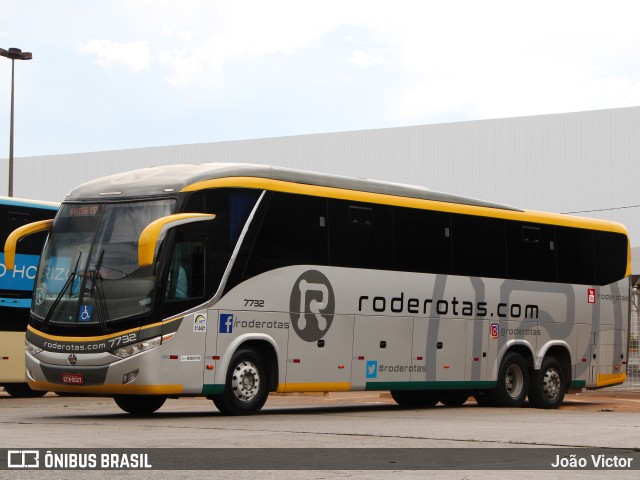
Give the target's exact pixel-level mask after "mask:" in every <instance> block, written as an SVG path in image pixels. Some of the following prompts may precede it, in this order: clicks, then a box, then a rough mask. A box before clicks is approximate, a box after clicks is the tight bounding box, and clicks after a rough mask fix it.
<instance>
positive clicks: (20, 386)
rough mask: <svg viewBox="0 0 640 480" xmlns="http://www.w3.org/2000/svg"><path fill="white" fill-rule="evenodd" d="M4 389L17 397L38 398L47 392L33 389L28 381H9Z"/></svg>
mask: <svg viewBox="0 0 640 480" xmlns="http://www.w3.org/2000/svg"><path fill="white" fill-rule="evenodd" d="M3 387H4V391H5V392H7V393H8V394H9V395H11V396H12V397H16V398H38V397H43V396H44V395H46V394H47V392H41V391H40V390H31V387H29V384H28V383H26V382H25V383H7V384H5V385H3Z"/></svg>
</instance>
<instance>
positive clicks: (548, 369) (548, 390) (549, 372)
mask: <svg viewBox="0 0 640 480" xmlns="http://www.w3.org/2000/svg"><path fill="white" fill-rule="evenodd" d="M566 391H567V382H566V379H565V375H564V370H563V369H562V365H561V364H560V362H559V361H558V360H557V359H556V358H554V357H545V359H544V360H543V361H542V365H540V370H534V372H533V375H532V376H531V384H530V386H529V403H530V404H531V406H532V407H536V408H546V409H552V408H558V407H559V406H560V405H562V402H563V400H564V395H565V393H566Z"/></svg>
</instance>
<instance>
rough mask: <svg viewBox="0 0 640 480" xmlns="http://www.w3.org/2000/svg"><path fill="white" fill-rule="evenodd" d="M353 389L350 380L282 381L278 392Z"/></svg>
mask: <svg viewBox="0 0 640 480" xmlns="http://www.w3.org/2000/svg"><path fill="white" fill-rule="evenodd" d="M349 390H351V383H349V382H299V383H289V382H287V383H281V384H280V385H278V389H277V390H276V392H279V393H286V392H348V391H349Z"/></svg>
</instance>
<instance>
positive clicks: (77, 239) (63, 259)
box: [32, 199, 176, 326]
mask: <svg viewBox="0 0 640 480" xmlns="http://www.w3.org/2000/svg"><path fill="white" fill-rule="evenodd" d="M175 203H176V202H175V200H173V199H163V200H154V201H140V202H128V203H92V204H65V205H63V206H62V207H61V210H60V212H59V215H58V217H57V219H56V222H55V224H54V227H53V231H52V232H51V234H50V235H49V238H48V240H47V243H46V245H45V249H44V251H43V254H42V259H41V262H40V266H39V269H38V274H37V277H36V288H35V293H34V302H33V306H32V313H33V314H34V315H35V316H36V317H39V318H40V319H43V320H44V321H45V322H53V323H64V324H76V323H82V324H91V323H93V324H100V325H101V326H106V323H107V322H109V321H113V320H118V319H122V318H126V317H131V316H134V315H139V314H144V313H146V312H148V311H149V310H150V309H151V304H152V298H153V293H154V286H155V283H156V282H155V277H154V275H155V273H154V271H153V267H144V268H140V267H139V266H138V238H139V236H140V233H141V232H142V230H143V229H144V228H145V227H146V226H147V225H148V224H149V223H151V222H153V221H154V220H156V219H158V218H160V217H163V216H166V215H170V214H171V213H173V210H174V209H175Z"/></svg>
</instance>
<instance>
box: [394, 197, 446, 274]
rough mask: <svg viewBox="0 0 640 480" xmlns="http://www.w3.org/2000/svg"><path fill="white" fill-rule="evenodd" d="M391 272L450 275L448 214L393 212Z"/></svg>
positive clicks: (406, 209)
mask: <svg viewBox="0 0 640 480" xmlns="http://www.w3.org/2000/svg"><path fill="white" fill-rule="evenodd" d="M393 222H394V235H395V237H394V257H395V269H396V270H401V271H406V272H424V273H444V274H449V273H451V216H450V215H449V214H448V213H442V212H433V211H430V210H419V209H415V208H399V207H398V208H394V210H393Z"/></svg>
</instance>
